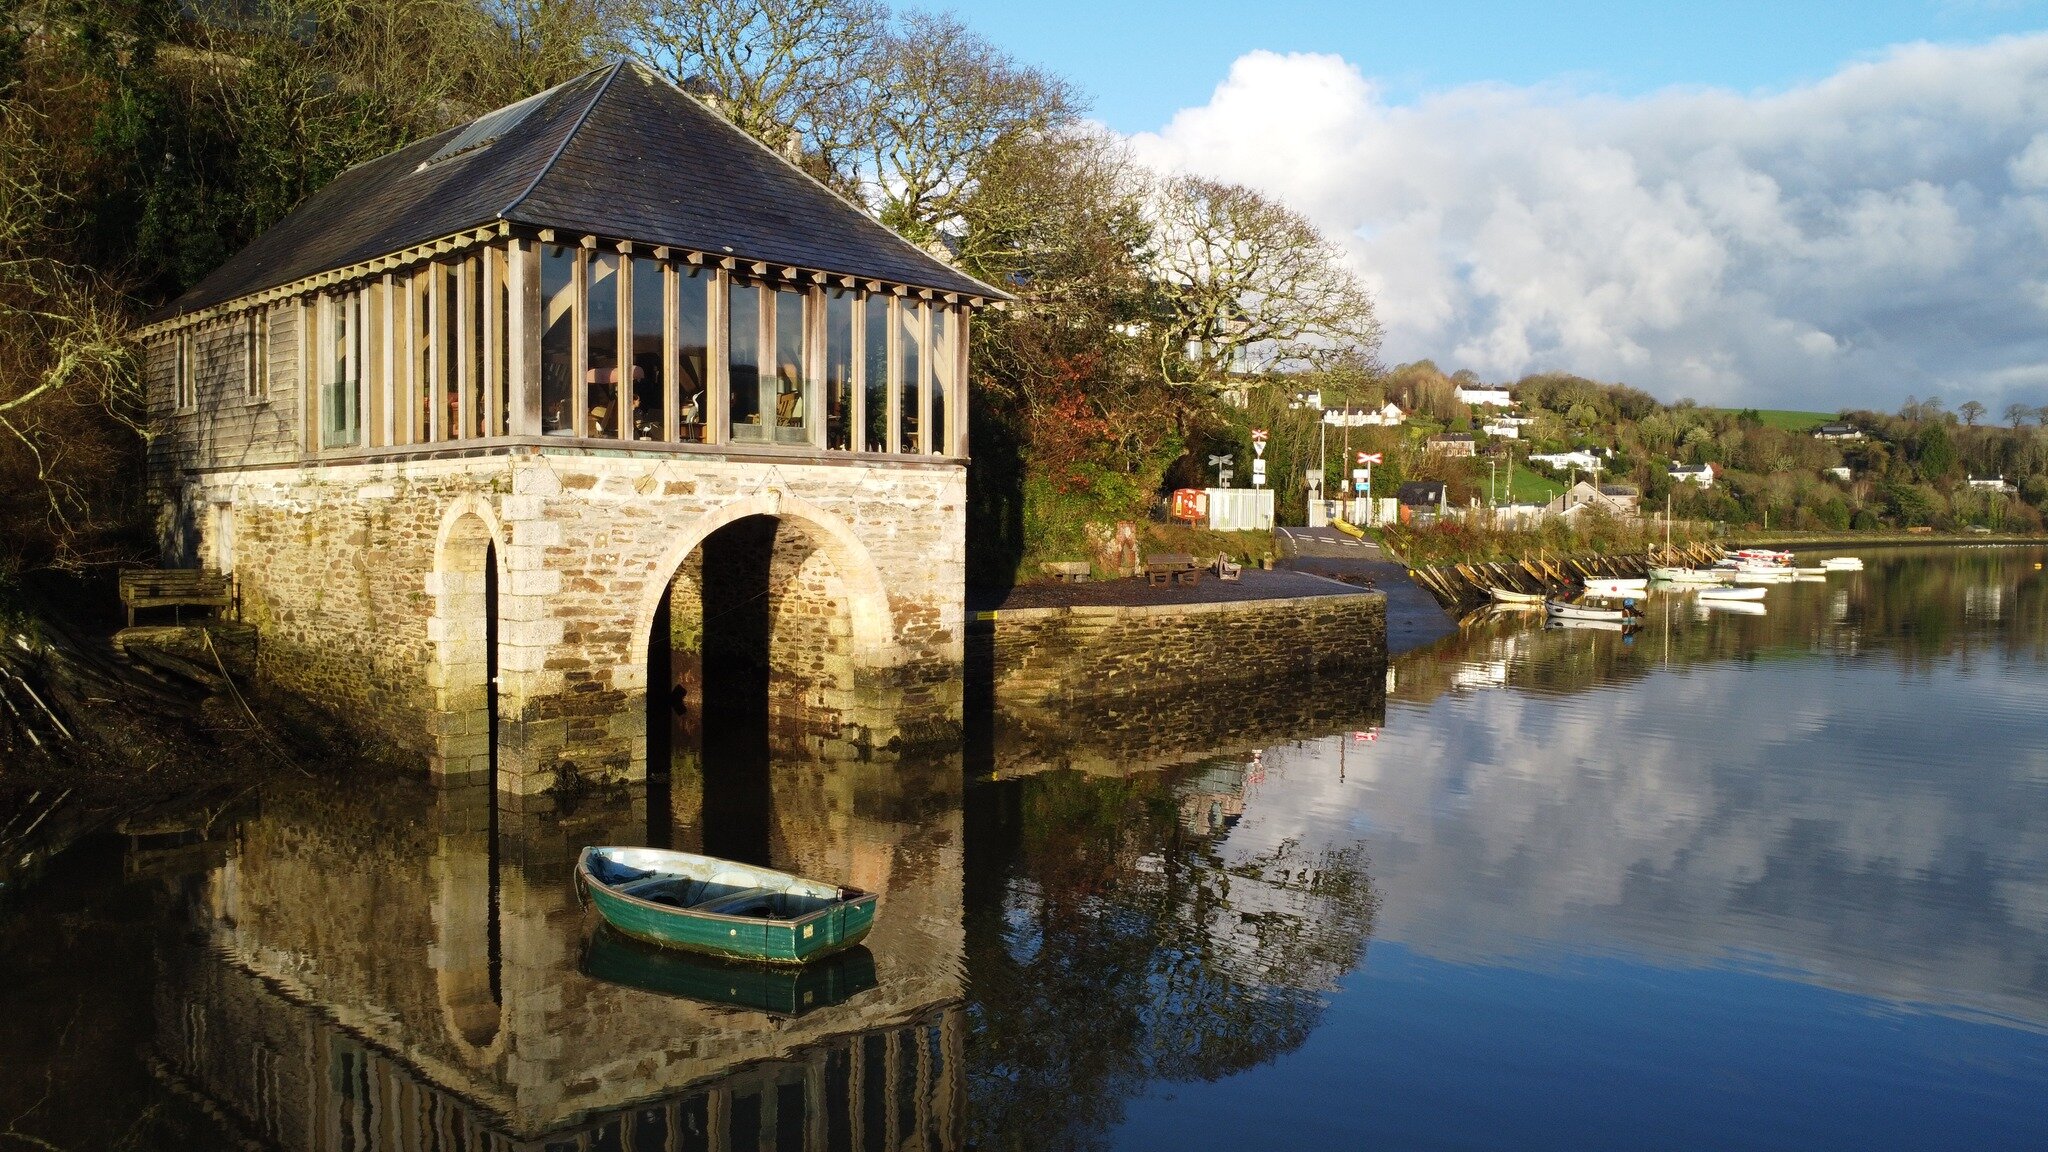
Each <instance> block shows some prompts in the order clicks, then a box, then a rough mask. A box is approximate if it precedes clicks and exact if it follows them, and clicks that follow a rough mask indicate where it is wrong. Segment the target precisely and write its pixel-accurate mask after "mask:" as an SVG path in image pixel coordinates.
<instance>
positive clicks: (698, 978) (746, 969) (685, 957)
mask: <svg viewBox="0 0 2048 1152" xmlns="http://www.w3.org/2000/svg"><path fill="white" fill-rule="evenodd" d="M579 967H580V968H581V970H582V972H583V974H584V975H585V976H589V977H591V978H593V979H597V980H603V981H606V982H608V983H612V984H622V985H625V986H626V987H628V988H638V989H641V990H642V991H646V992H658V993H661V994H662V995H664V996H680V997H683V998H684V999H686V1000H698V1001H702V1002H704V1003H708V1004H722V1005H725V1006H727V1007H731V1008H752V1009H755V1010H756V1011H760V1012H769V1013H773V1014H774V1015H777V1016H801V1015H803V1014H804V1013H806V1012H810V1011H813V1010H814V1009H818V1008H828V1007H830V1006H832V1005H834V1004H838V1003H841V1002H842V1001H845V1000H846V999H848V998H849V997H851V996H853V995H854V994H856V993H859V992H865V991H867V990H868V989H870V988H873V987H874V986H875V956H874V953H872V952H869V951H868V950H867V949H866V948H865V947H861V946H855V947H852V948H848V949H846V950H845V951H843V952H839V953H837V954H835V955H832V956H828V957H825V958H824V959H821V960H819V961H818V962H817V963H815V964H806V965H804V966H802V967H800V968H798V967H791V966H789V965H769V964H747V963H739V962H734V961H730V960H718V959H713V958H712V957H709V956H693V955H691V954H689V953H687V952H677V951H673V950H671V949H667V948H651V947H648V946H647V945H645V944H642V943H639V942H638V941H635V940H630V939H628V938H626V937H625V936H623V935H621V934H619V933H618V932H615V931H613V930H612V928H611V926H610V925H604V926H601V927H599V928H598V930H597V931H595V932H593V933H591V934H590V940H589V942H588V943H586V944H585V945H584V946H583V961H582V964H581V965H580V966H579Z"/></svg>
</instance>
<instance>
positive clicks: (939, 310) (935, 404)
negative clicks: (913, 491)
mask: <svg viewBox="0 0 2048 1152" xmlns="http://www.w3.org/2000/svg"><path fill="white" fill-rule="evenodd" d="M958 333H959V329H958V326H957V318H956V317H955V316H954V314H953V310H952V309H951V308H945V307H941V306H939V305H936V304H934V305H933V306H932V370H931V382H932V383H931V397H932V403H931V409H930V413H929V415H928V417H927V418H928V419H929V420H930V422H931V443H930V449H929V450H930V451H931V453H932V454H933V455H935V456H949V455H951V454H952V452H953V439H952V436H951V435H950V426H949V425H948V424H947V423H946V417H947V415H948V414H949V413H950V412H951V411H952V405H951V404H949V403H948V401H949V400H950V399H951V398H952V396H953V376H954V374H955V373H956V372H957V371H958V370H959V364H958V356H957V354H956V347H955V341H957V340H958V339H959V334H958Z"/></svg>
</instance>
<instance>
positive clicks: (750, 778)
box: [647, 513, 886, 866]
mask: <svg viewBox="0 0 2048 1152" xmlns="http://www.w3.org/2000/svg"><path fill="white" fill-rule="evenodd" d="M864 561H865V556H863V555H858V554H853V553H851V552H849V551H848V549H847V548H846V546H845V544H844V542H843V541H842V540H840V539H839V538H837V537H836V536H835V535H834V534H833V533H831V532H830V531H829V530H828V529H824V528H822V527H821V526H820V525H818V524H816V523H814V522H811V521H808V520H807V519H805V518H802V517H798V516H793V515H770V514H765V513H762V514H752V515H744V516H739V517H736V518H733V519H731V520H729V521H728V522H726V523H723V524H721V525H719V526H718V527H716V528H715V529H714V530H712V531H710V532H709V533H707V534H706V535H705V536H704V537H703V538H702V540H701V542H700V543H699V544H697V546H696V547H694V548H693V549H691V551H690V552H689V553H688V554H687V555H685V556H684V557H683V559H682V561H681V563H680V564H678V566H677V568H676V570H675V573H674V575H673V576H672V577H671V578H670V580H669V582H668V584H667V586H666V588H665V589H664V591H663V593H662V596H661V600H660V603H659V604H658V605H657V606H656V607H655V610H654V611H653V613H652V614H651V626H650V635H649V637H648V646H647V653H648V677H647V684H648V700H649V707H648V741H647V748H648V769H649V771H648V776H649V780H650V789H651V795H650V797H649V799H650V804H649V810H650V819H651V820H654V821H661V820H662V819H663V817H664V816H665V817H666V820H667V825H668V826H667V827H665V828H660V829H650V832H651V834H652V838H653V839H655V840H657V841H665V842H669V843H672V844H674V845H675V846H676V847H681V848H686V849H689V850H693V851H703V852H706V853H709V854H711V855H714V856H723V857H727V858H729V859H736V860H745V861H749V862H753V863H761V864H768V865H771V866H772V865H775V864H777V863H778V862H777V861H776V860H774V859H772V858H771V857H772V855H773V852H772V848H771V829H772V827H773V823H774V818H773V807H774V799H773V789H772V788H771V786H770V771H769V769H770V764H771V763H772V762H773V761H774V760H775V759H776V757H777V754H778V752H782V753H788V752H791V751H794V750H796V749H798V748H811V749H815V748H816V746H817V745H818V743H819V742H820V741H826V740H832V739H836V738H839V737H840V735H841V733H842V730H843V729H844V727H845V726H846V724H847V717H848V714H849V712H850V710H851V709H852V707H853V701H854V698H855V691H856V685H855V671H856V669H855V665H856V661H857V659H858V658H859V656H860V655H861V651H862V646H861V645H860V644H858V643H857V642H856V639H855V629H856V615H857V613H858V612H859V611H861V610H862V608H863V605H862V603H861V600H862V596H863V595H864V593H865V592H866V590H865V589H864V588H863V586H862V584H861V580H860V577H862V576H866V575H871V573H870V572H859V571H851V572H850V571H849V570H850V569H854V568H855V567H856V566H857V565H859V564H861V563H863V562H864ZM865 607H866V608H868V609H869V610H872V608H873V605H872V604H869V605H866V606H865ZM884 613H886V609H884ZM664 801H665V802H664Z"/></svg>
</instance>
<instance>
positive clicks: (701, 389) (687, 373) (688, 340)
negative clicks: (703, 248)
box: [676, 265, 716, 442]
mask: <svg viewBox="0 0 2048 1152" xmlns="http://www.w3.org/2000/svg"><path fill="white" fill-rule="evenodd" d="M715 280H716V276H715V275H714V274H713V273H711V272H710V271H708V270H706V269H704V268H700V267H696V266H694V265H692V266H690V267H685V268H678V269H676V371H677V372H678V373H679V374H680V378H679V379H678V380H677V382H676V403H677V411H676V433H677V436H678V437H679V438H680V439H682V440H684V441H687V442H696V441H701V440H704V439H706V435H705V434H706V431H707V429H708V425H707V424H706V423H705V405H706V403H708V397H709V393H708V391H707V389H708V388H709V387H710V380H711V322H710V315H709V307H708V302H709V300H710V291H711V285H712V283H713V282H714V281H715Z"/></svg>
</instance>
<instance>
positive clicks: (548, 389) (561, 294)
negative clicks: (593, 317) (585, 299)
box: [540, 244, 576, 436]
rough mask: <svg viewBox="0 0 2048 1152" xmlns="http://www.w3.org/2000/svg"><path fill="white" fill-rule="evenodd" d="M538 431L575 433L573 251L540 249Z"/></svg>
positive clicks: (552, 247)
mask: <svg viewBox="0 0 2048 1152" xmlns="http://www.w3.org/2000/svg"><path fill="white" fill-rule="evenodd" d="M540 313H541V318H540V323H541V329H540V420H541V425H540V430H541V432H542V433H543V434H545V435H549V436H573V435H575V434H576V413H575V404H576V391H575V379H574V377H575V372H576V250H575V249H573V248H568V247H565V246H563V245H560V244H546V245H543V246H542V247H541V250H540Z"/></svg>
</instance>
